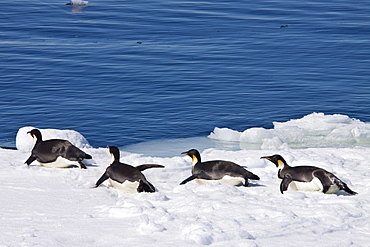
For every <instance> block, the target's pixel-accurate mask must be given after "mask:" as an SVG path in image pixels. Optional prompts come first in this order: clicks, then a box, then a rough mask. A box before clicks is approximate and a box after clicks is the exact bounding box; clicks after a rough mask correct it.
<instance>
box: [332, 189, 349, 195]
mask: <svg viewBox="0 0 370 247" xmlns="http://www.w3.org/2000/svg"><path fill="white" fill-rule="evenodd" d="M333 194H334V195H336V196H353V195H351V194H349V193H347V192H345V191H344V190H339V191H337V192H335V193H333Z"/></svg>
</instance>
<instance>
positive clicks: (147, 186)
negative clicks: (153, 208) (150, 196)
mask: <svg viewBox="0 0 370 247" xmlns="http://www.w3.org/2000/svg"><path fill="white" fill-rule="evenodd" d="M137 192H139V193H140V192H150V193H153V192H155V187H154V186H153V185H152V184H151V183H149V182H148V181H145V182H144V181H143V180H140V183H139V186H138V187H137Z"/></svg>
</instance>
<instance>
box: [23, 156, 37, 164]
mask: <svg viewBox="0 0 370 247" xmlns="http://www.w3.org/2000/svg"><path fill="white" fill-rule="evenodd" d="M35 160H36V157H35V156H33V155H32V154H31V156H30V157H29V158H28V159H27V160H26V162H24V163H26V164H27V165H30V164H31V163H32V162H34V161H35Z"/></svg>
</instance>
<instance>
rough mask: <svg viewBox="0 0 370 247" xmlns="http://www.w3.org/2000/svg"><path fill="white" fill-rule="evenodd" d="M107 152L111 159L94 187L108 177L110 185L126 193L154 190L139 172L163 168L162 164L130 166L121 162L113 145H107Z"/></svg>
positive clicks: (118, 153) (117, 150)
mask: <svg viewBox="0 0 370 247" xmlns="http://www.w3.org/2000/svg"><path fill="white" fill-rule="evenodd" d="M108 149H109V153H110V155H111V156H112V161H111V163H110V165H109V166H108V167H107V169H106V171H105V172H104V174H103V175H102V176H101V177H100V178H99V180H98V181H97V182H96V185H95V187H98V186H99V185H100V184H102V183H103V182H104V181H105V180H107V179H108V181H109V183H110V185H111V186H112V187H114V188H116V189H119V190H122V191H124V192H126V193H140V192H155V191H156V190H155V188H154V186H153V185H152V184H151V183H149V181H148V180H147V179H146V178H145V176H144V174H142V173H141V172H142V171H144V170H146V169H148V168H164V166H162V165H156V164H145V165H139V166H136V167H134V166H131V165H128V164H124V163H121V162H120V161H119V159H120V152H119V149H118V148H117V147H115V146H108Z"/></svg>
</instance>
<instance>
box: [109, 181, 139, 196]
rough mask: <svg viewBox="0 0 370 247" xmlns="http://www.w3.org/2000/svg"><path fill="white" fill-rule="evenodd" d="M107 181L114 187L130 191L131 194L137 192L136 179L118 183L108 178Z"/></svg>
mask: <svg viewBox="0 0 370 247" xmlns="http://www.w3.org/2000/svg"><path fill="white" fill-rule="evenodd" d="M109 183H110V185H112V187H114V188H115V189H117V190H122V191H123V192H125V193H131V194H134V193H138V192H137V187H139V184H140V183H139V182H138V181H135V182H130V181H127V180H126V181H125V182H123V183H119V182H117V181H114V180H113V179H109Z"/></svg>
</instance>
